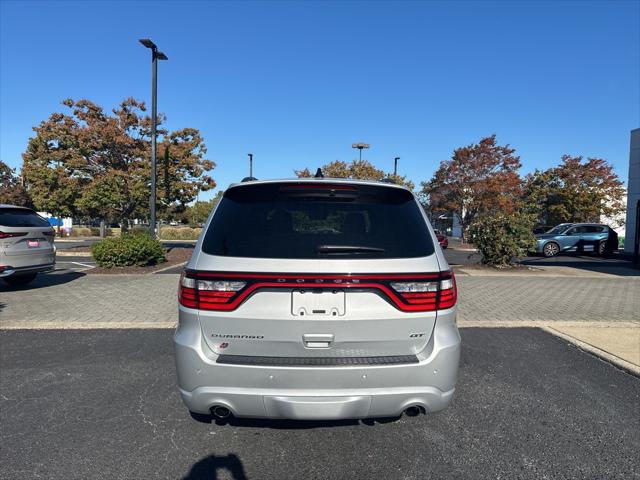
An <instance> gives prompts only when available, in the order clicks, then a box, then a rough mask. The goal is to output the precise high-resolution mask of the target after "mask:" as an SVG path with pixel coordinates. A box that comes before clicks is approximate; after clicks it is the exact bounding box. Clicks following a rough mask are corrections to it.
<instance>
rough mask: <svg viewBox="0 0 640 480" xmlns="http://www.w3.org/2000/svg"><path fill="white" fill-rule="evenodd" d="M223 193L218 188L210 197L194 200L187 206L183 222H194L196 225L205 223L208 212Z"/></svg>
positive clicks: (216, 203)
mask: <svg viewBox="0 0 640 480" xmlns="http://www.w3.org/2000/svg"><path fill="white" fill-rule="evenodd" d="M223 195H224V192H223V191H222V190H220V191H219V192H218V193H217V194H216V196H215V197H213V198H212V199H210V200H205V201H199V202H195V203H194V204H193V205H190V206H189V207H187V209H186V211H185V212H184V214H183V219H184V221H185V223H194V224H196V225H200V224H203V223H205V222H206V221H207V218H209V214H210V213H211V211H212V210H213V209H214V208H216V206H217V205H218V202H219V201H220V200H221V199H222V196H223Z"/></svg>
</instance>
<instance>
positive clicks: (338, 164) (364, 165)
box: [294, 160, 414, 190]
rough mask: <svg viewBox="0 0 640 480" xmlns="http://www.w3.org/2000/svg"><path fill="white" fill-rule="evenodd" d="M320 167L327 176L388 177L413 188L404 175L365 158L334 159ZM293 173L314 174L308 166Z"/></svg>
mask: <svg viewBox="0 0 640 480" xmlns="http://www.w3.org/2000/svg"><path fill="white" fill-rule="evenodd" d="M321 169H322V173H323V174H324V176H325V177H329V178H354V179H357V180H382V179H383V178H390V179H391V180H393V181H394V182H395V183H397V184H398V185H405V186H407V187H408V188H409V189H411V190H413V188H414V184H413V182H411V181H410V180H407V178H406V177H401V176H399V175H395V176H394V175H392V174H386V173H385V172H384V171H383V170H380V169H379V168H376V167H375V166H374V165H373V164H371V163H370V162H369V161H367V160H353V161H351V162H350V163H347V162H344V161H342V160H335V161H333V162H330V163H327V164H325V165H323V166H322V167H321ZM294 173H295V174H296V175H297V176H298V177H300V178H305V177H313V176H314V175H315V171H313V172H311V170H309V168H308V167H307V168H305V169H303V170H294Z"/></svg>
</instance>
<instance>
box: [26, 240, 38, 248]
mask: <svg viewBox="0 0 640 480" xmlns="http://www.w3.org/2000/svg"><path fill="white" fill-rule="evenodd" d="M27 247H28V248H40V240H27Z"/></svg>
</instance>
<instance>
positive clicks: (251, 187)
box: [181, 180, 455, 361]
mask: <svg viewBox="0 0 640 480" xmlns="http://www.w3.org/2000/svg"><path fill="white" fill-rule="evenodd" d="M199 247H200V248H201V252H200V253H199V255H197V257H194V259H193V260H192V262H191V263H190V265H189V267H190V268H189V269H187V271H186V275H185V278H183V279H182V280H181V283H182V285H183V288H182V289H181V303H182V304H183V306H187V307H193V308H197V309H198V315H199V319H200V323H201V326H202V331H203V334H204V338H205V339H206V342H207V344H208V345H209V347H210V348H211V349H212V350H214V351H215V352H216V353H218V354H224V355H233V356H250V357H270V358H271V357H277V358H281V359H282V358H287V357H295V358H303V359H309V358H311V359H314V358H315V359H320V358H324V359H328V360H327V361H330V360H331V359H335V358H339V357H340V358H344V357H349V358H353V357H392V356H395V357H399V358H401V359H402V358H404V359H405V360H406V359H407V358H410V357H413V358H415V354H416V353H418V352H420V351H421V350H423V349H424V348H425V346H426V345H427V343H428V341H429V339H430V336H431V332H432V330H433V327H434V323H435V319H436V310H437V309H438V308H450V307H451V306H452V305H453V303H455V298H453V303H452V295H454V293H455V289H454V286H453V278H452V277H451V274H450V273H449V272H443V273H441V272H440V268H439V264H438V260H437V258H436V255H435V248H436V247H435V246H434V241H433V237H432V235H431V233H430V231H429V228H428V226H427V223H426V218H425V216H424V214H423V211H422V209H421V207H420V205H419V204H418V203H417V201H416V200H415V197H414V196H413V194H411V193H410V192H409V191H407V190H406V189H403V188H399V187H397V186H391V185H384V184H380V185H376V184H367V183H347V182H334V181H330V180H327V181H315V182H311V181H298V182H280V183H276V182H274V183H258V184H246V185H239V186H235V187H232V188H230V189H229V190H227V192H226V193H225V195H224V197H223V199H222V200H221V202H220V204H219V206H218V208H217V210H216V212H215V214H214V216H213V217H212V219H211V220H210V222H209V225H208V229H207V231H206V234H205V235H204V236H203V238H202V239H201V241H200V243H199ZM197 248H198V247H197ZM447 285H449V286H450V287H451V288H449V291H448V292H447V291H444V290H446V288H445V289H444V290H442V288H441V287H442V286H444V287H447ZM447 302H448V303H447Z"/></svg>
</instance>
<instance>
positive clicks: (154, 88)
mask: <svg viewBox="0 0 640 480" xmlns="http://www.w3.org/2000/svg"><path fill="white" fill-rule="evenodd" d="M140 43H141V44H142V45H144V46H145V47H147V48H148V49H150V50H151V198H150V199H149V210H150V213H151V215H150V220H149V230H150V231H149V233H150V235H151V238H156V129H157V126H158V60H168V58H167V56H166V55H165V54H164V53H162V52H159V51H158V47H157V46H156V44H155V43H153V42H152V41H151V40H149V39H148V38H143V39H141V40H140Z"/></svg>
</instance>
